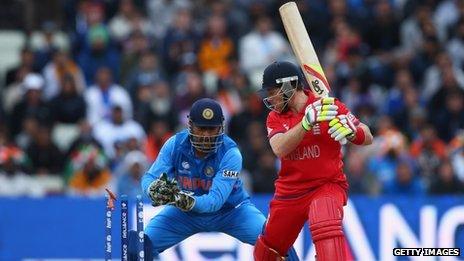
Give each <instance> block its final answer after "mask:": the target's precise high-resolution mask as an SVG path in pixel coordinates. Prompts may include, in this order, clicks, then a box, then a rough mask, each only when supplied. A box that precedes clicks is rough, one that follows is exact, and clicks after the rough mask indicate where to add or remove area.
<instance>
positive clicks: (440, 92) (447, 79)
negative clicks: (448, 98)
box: [422, 52, 464, 108]
mask: <svg viewBox="0 0 464 261" xmlns="http://www.w3.org/2000/svg"><path fill="white" fill-rule="evenodd" d="M424 77H425V78H424V89H423V91H422V96H423V98H424V99H425V101H426V102H430V106H432V107H433V108H440V107H442V106H444V104H445V103H444V94H445V93H446V92H448V91H450V90H452V89H460V90H461V91H464V72H463V71H462V70H461V69H460V68H458V67H456V66H455V65H453V63H452V61H451V58H450V57H449V56H448V55H447V54H446V53H444V52H442V53H439V54H438V55H437V56H436V63H435V64H434V65H432V66H430V67H429V68H428V69H427V71H426V72H425V75H424Z"/></svg>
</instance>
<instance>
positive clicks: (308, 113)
mask: <svg viewBox="0 0 464 261" xmlns="http://www.w3.org/2000/svg"><path fill="white" fill-rule="evenodd" d="M337 109H338V106H337V105H335V98H322V99H319V100H317V101H315V102H313V103H311V104H310V105H308V106H307V107H306V109H305V116H304V117H303V120H302V121H301V125H302V126H303V128H304V129H305V130H306V131H309V130H310V129H311V128H312V127H313V126H314V124H316V123H318V122H321V121H330V120H332V119H334V118H335V116H337Z"/></svg>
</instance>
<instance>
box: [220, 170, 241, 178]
mask: <svg viewBox="0 0 464 261" xmlns="http://www.w3.org/2000/svg"><path fill="white" fill-rule="evenodd" d="M238 173H239V172H238V171H233V170H224V171H223V172H222V176H223V177H224V178H231V179H237V178H238Z"/></svg>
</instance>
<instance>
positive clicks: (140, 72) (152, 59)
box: [125, 51, 164, 102]
mask: <svg viewBox="0 0 464 261" xmlns="http://www.w3.org/2000/svg"><path fill="white" fill-rule="evenodd" d="M132 68H133V69H132V71H131V72H130V74H129V75H128V81H127V82H126V85H125V87H126V90H127V91H128V92H129V94H130V96H131V98H132V101H134V102H135V101H136V95H137V92H138V88H139V86H141V85H146V84H148V83H154V82H157V81H160V80H162V79H163V78H164V76H163V73H162V72H161V68H160V66H159V62H158V57H157V56H156V55H155V54H154V53H152V52H148V51H147V52H143V53H141V54H140V59H139V60H138V63H137V65H136V66H133V67H132Z"/></svg>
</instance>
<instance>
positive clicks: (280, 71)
mask: <svg viewBox="0 0 464 261" xmlns="http://www.w3.org/2000/svg"><path fill="white" fill-rule="evenodd" d="M303 83H304V78H303V74H302V73H301V70H300V68H299V67H297V66H296V65H295V64H293V63H291V62H286V61H282V62H273V63H272V64H270V65H268V66H267V67H266V69H264V73H263V83H262V86H261V89H260V90H259V93H260V94H261V96H262V97H263V102H264V104H265V105H266V107H268V108H269V109H271V110H274V111H277V110H276V109H275V108H276V107H280V108H281V110H280V111H277V112H279V113H280V112H283V111H285V110H287V109H288V108H287V104H288V102H289V100H290V98H291V97H292V96H293V94H295V91H296V89H297V87H299V86H302V84H303ZM275 88H278V89H280V90H279V92H278V93H277V94H275V95H273V96H270V97H268V96H267V95H268V91H269V90H271V89H275ZM276 95H282V98H283V99H282V105H283V106H276V105H277V104H272V103H271V100H272V98H273V97H274V96H276Z"/></svg>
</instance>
